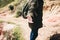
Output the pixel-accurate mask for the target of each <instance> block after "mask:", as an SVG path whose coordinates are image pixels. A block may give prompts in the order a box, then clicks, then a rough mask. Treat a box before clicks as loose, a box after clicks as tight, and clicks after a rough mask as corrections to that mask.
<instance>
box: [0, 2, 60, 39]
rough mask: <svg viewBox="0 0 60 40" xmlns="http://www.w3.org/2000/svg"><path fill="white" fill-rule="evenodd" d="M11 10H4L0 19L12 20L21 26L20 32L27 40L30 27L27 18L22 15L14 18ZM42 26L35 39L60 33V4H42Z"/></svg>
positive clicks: (48, 37) (47, 37)
mask: <svg viewBox="0 0 60 40" xmlns="http://www.w3.org/2000/svg"><path fill="white" fill-rule="evenodd" d="M10 13H11V11H9V10H7V11H6V10H4V11H3V12H2V13H1V14H0V19H1V20H3V21H5V22H9V21H10V22H13V23H15V24H16V25H19V26H20V27H21V28H22V34H23V36H24V38H25V40H29V37H30V31H31V29H30V28H29V26H28V20H27V19H23V18H22V17H19V18H15V17H13V16H14V15H11V14H10ZM42 22H43V27H42V28H40V29H39V31H38V37H37V38H36V40H50V37H51V36H52V35H54V34H58V33H59V34H60V4H59V3H58V2H57V3H56V4H55V2H53V3H51V4H50V5H48V4H47V5H44V10H43V20H42Z"/></svg>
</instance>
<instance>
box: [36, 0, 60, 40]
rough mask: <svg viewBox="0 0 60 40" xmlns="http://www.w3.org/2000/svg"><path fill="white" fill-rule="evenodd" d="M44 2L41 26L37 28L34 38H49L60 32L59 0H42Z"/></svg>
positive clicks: (48, 39)
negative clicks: (37, 31) (37, 33)
mask: <svg viewBox="0 0 60 40" xmlns="http://www.w3.org/2000/svg"><path fill="white" fill-rule="evenodd" d="M44 2H45V3H44V6H43V20H42V22H43V27H42V28H40V29H39V35H38V37H37V39H36V40H51V36H53V35H54V34H60V16H59V15H60V1H59V0H58V1H57V0H44ZM57 40H58V39H57Z"/></svg>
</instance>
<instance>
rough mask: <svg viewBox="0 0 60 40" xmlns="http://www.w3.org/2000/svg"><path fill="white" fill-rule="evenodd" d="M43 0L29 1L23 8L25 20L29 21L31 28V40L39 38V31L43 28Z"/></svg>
mask: <svg viewBox="0 0 60 40" xmlns="http://www.w3.org/2000/svg"><path fill="white" fill-rule="evenodd" d="M42 10H43V0H29V2H28V3H27V4H26V5H25V7H24V8H23V14H22V15H23V18H25V19H26V18H27V19H28V23H29V27H30V28H31V34H30V40H35V39H36V37H37V36H38V29H39V28H41V27H42V15H43V13H42Z"/></svg>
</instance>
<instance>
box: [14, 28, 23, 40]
mask: <svg viewBox="0 0 60 40" xmlns="http://www.w3.org/2000/svg"><path fill="white" fill-rule="evenodd" d="M13 35H14V36H15V39H13V40H24V38H23V36H22V31H21V29H20V27H16V28H14V31H13Z"/></svg>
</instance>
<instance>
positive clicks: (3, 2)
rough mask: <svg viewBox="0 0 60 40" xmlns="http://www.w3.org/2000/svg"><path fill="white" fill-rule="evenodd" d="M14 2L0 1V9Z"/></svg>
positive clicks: (9, 0) (8, 0)
mask: <svg viewBox="0 0 60 40" xmlns="http://www.w3.org/2000/svg"><path fill="white" fill-rule="evenodd" d="M12 1H14V0H0V8H2V7H4V6H6V5H7V4H9V3H11V2H12Z"/></svg>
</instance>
